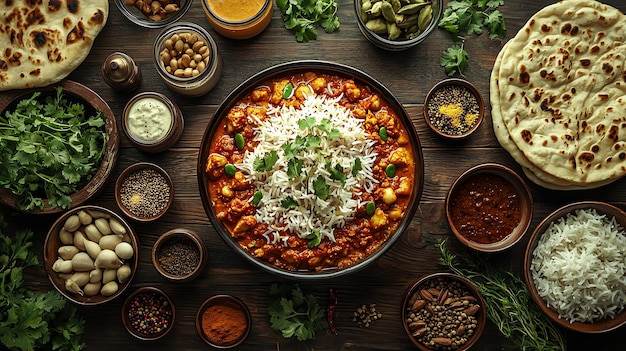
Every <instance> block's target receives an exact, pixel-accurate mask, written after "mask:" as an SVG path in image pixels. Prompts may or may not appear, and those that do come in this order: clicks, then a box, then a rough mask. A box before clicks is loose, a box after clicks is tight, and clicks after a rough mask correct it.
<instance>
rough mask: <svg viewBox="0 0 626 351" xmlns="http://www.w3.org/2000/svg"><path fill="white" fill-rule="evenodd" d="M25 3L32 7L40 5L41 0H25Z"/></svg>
mask: <svg viewBox="0 0 626 351" xmlns="http://www.w3.org/2000/svg"><path fill="white" fill-rule="evenodd" d="M26 3H27V4H28V5H30V6H31V7H32V6H37V5H41V0H27V1H26Z"/></svg>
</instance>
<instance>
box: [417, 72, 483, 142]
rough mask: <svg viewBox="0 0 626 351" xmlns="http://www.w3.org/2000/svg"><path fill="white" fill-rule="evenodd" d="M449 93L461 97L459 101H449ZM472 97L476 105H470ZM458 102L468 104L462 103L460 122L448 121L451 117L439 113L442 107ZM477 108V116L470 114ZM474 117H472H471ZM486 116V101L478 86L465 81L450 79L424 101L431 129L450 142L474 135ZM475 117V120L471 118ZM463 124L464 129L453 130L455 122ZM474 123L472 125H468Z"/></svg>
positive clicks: (430, 92)
mask: <svg viewBox="0 0 626 351" xmlns="http://www.w3.org/2000/svg"><path fill="white" fill-rule="evenodd" d="M446 91H447V92H452V96H460V98H459V99H456V100H454V98H452V99H450V100H448V94H447V93H446ZM472 97H473V98H474V99H475V103H473V104H470V101H471V99H472ZM457 101H465V102H467V104H468V105H467V106H465V105H463V103H462V102H461V105H459V106H461V107H462V113H461V115H460V116H459V118H458V121H456V120H453V121H448V120H449V119H451V118H450V117H449V116H447V115H445V114H442V113H441V112H438V111H439V109H438V107H440V106H441V105H444V106H445V105H446V104H454V103H457ZM472 106H473V107H474V108H475V114H469V113H467V112H468V109H469V108H471V107H472ZM470 115H472V116H470ZM484 115H485V101H484V100H483V97H482V95H481V94H480V92H479V91H478V89H476V86H475V85H474V84H472V83H470V82H469V81H467V80H465V79H459V78H449V79H445V80H442V81H441V82H439V83H437V84H435V86H433V87H432V88H431V89H430V91H428V93H427V94H426V99H425V100H424V120H425V121H426V124H427V125H428V127H430V129H431V130H432V131H433V132H434V133H435V134H437V135H438V136H440V137H442V138H444V139H448V140H460V139H464V138H467V137H468V136H470V135H471V134H472V133H474V132H475V131H476V130H477V129H478V126H480V124H481V123H482V121H483V119H484ZM470 117H473V118H470ZM455 121H456V122H457V123H461V125H462V126H463V128H452V129H450V124H453V123H454V122H455ZM468 121H473V122H472V123H466V122H468Z"/></svg>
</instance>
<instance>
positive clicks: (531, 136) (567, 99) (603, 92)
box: [490, 0, 626, 189]
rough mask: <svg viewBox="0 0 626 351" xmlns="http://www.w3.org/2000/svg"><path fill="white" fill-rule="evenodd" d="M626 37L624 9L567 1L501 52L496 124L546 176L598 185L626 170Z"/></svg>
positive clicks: (568, 183) (508, 144) (495, 81)
mask: <svg viewBox="0 0 626 351" xmlns="http://www.w3.org/2000/svg"><path fill="white" fill-rule="evenodd" d="M625 38H626V18H625V17H624V15H623V14H622V13H621V12H620V11H619V10H617V9H615V8H612V7H610V6H607V5H603V4H601V3H599V2H596V1H591V0H567V1H562V2H559V3H557V4H554V5H550V6H548V7H546V8H544V9H543V10H541V11H539V12H538V13H537V14H535V15H534V16H533V17H531V19H530V20H529V21H528V22H527V23H526V25H525V26H524V27H523V28H522V30H520V32H519V33H518V34H517V35H516V36H515V37H514V38H513V39H511V40H510V41H509V42H508V43H507V44H506V45H505V47H503V49H502V50H501V52H500V53H499V55H498V57H497V59H496V64H495V65H494V70H493V72H492V77H491V86H490V89H491V91H490V100H491V104H492V117H493V121H494V131H495V133H496V136H497V137H498V141H499V142H500V144H501V145H502V146H503V147H504V148H505V149H506V150H507V151H509V153H511V155H512V156H513V157H514V158H515V159H516V161H518V162H519V163H520V164H521V165H522V166H524V167H525V168H527V169H528V170H529V171H531V172H532V174H533V175H534V176H536V178H538V179H540V181H542V182H544V183H547V184H554V185H555V186H557V187H560V186H562V187H564V188H566V189H569V188H576V189H579V188H591V187H598V186H601V185H605V184H608V183H609V182H610V181H613V180H615V179H617V178H619V177H621V176H623V175H624V174H625V173H626V143H625V142H624V140H625V139H626V129H624V128H625V127H626V118H625V117H624V116H626V113H625V112H626V100H624V96H625V95H626V74H625V73H624V72H625V70H624V67H625V64H624V63H625V60H626V57H625V56H624V54H623V53H622V52H626V51H625V50H626V46H625V44H624V39H625ZM572 185H573V186H572Z"/></svg>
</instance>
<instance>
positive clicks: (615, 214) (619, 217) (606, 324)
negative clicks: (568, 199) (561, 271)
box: [524, 201, 626, 333]
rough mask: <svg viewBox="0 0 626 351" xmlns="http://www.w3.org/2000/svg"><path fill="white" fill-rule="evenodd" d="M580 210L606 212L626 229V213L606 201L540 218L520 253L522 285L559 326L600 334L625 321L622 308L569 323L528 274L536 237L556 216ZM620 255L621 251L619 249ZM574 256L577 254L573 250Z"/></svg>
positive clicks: (583, 203)
mask: <svg viewBox="0 0 626 351" xmlns="http://www.w3.org/2000/svg"><path fill="white" fill-rule="evenodd" d="M581 209H595V210H596V212H597V213H598V214H599V215H606V217H607V218H608V219H609V220H610V219H611V218H615V221H616V223H617V225H618V226H621V227H622V230H621V231H622V232H623V231H624V229H623V228H626V212H624V211H622V210H621V209H619V208H617V207H615V206H613V205H611V204H608V203H604V202H597V201H581V202H575V203H571V204H568V205H565V206H563V207H561V208H559V209H557V210H555V211H554V212H552V213H551V214H549V215H548V216H547V217H546V218H545V219H543V220H542V221H541V223H539V225H538V226H537V228H536V229H535V230H534V232H533V233H532V235H531V237H530V241H529V242H528V246H527V247H526V253H525V256H524V280H525V281H526V285H527V286H528V290H529V292H530V296H531V297H532V299H533V301H535V303H536V304H537V305H538V306H539V308H540V309H541V310H542V311H543V313H545V314H546V315H547V316H548V317H549V318H550V319H551V320H553V321H554V322H555V323H557V324H558V325H560V326H561V327H564V328H566V329H569V330H573V331H575V332H579V333H604V332H608V331H611V330H614V329H617V328H619V327H621V326H623V325H624V324H626V309H625V310H622V311H621V312H619V313H617V314H616V315H615V317H614V318H604V319H599V320H596V321H593V322H579V321H576V322H571V323H570V321H568V320H566V319H565V318H562V317H560V316H559V313H558V312H557V311H556V310H554V309H552V308H551V307H550V306H548V305H547V303H546V301H544V299H543V298H542V297H541V296H540V295H539V292H538V290H537V286H536V285H535V281H534V279H533V277H532V268H531V265H532V261H533V257H534V251H535V249H536V248H537V245H538V243H539V240H540V239H541V237H542V236H543V235H544V233H546V230H547V229H548V228H549V227H550V225H551V224H552V223H554V222H556V221H558V220H559V219H560V218H565V217H566V216H567V215H568V214H574V213H575V212H576V211H577V210H581ZM570 245H572V244H570ZM621 254H623V252H622V253H621ZM576 256H577V257H579V256H580V254H578V253H577V254H576ZM549 264H550V262H544V265H549ZM581 280H582V278H581Z"/></svg>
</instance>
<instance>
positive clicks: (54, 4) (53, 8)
mask: <svg viewBox="0 0 626 351" xmlns="http://www.w3.org/2000/svg"><path fill="white" fill-rule="evenodd" d="M60 8H61V1H59V0H50V1H48V11H50V12H57V11H58V10H59V9H60Z"/></svg>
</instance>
